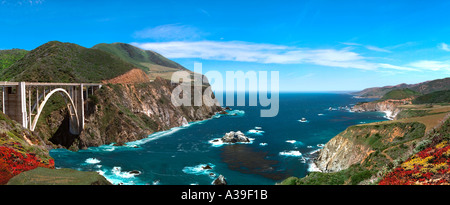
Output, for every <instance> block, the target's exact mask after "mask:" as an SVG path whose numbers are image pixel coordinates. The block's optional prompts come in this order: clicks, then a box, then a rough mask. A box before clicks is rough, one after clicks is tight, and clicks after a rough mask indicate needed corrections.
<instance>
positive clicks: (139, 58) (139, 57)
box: [92, 43, 186, 72]
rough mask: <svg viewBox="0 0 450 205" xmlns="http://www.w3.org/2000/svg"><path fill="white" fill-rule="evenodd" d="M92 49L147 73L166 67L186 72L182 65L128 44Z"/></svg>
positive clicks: (99, 45)
mask: <svg viewBox="0 0 450 205" xmlns="http://www.w3.org/2000/svg"><path fill="white" fill-rule="evenodd" d="M92 48H94V49H99V50H103V51H106V52H108V53H111V54H114V55H116V56H118V57H120V58H121V59H122V60H124V61H127V62H130V63H132V64H133V65H135V66H137V67H138V68H141V69H143V70H144V71H146V72H149V71H162V70H161V68H159V69H158V68H157V67H160V66H162V67H166V70H167V71H173V70H186V68H184V67H183V66H181V65H180V64H178V63H176V62H174V61H171V60H169V59H167V58H166V57H164V56H162V55H160V54H159V53H156V52H154V51H149V50H142V49H140V48H137V47H135V46H132V45H130V44H126V43H112V44H106V43H101V44H97V45H95V46H94V47H92ZM155 65H156V66H155Z"/></svg>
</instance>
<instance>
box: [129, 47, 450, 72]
mask: <svg viewBox="0 0 450 205" xmlns="http://www.w3.org/2000/svg"><path fill="white" fill-rule="evenodd" d="M131 44H132V45H134V46H137V47H139V48H142V49H145V50H154V51H156V52H159V53H161V54H162V55H164V56H166V57H168V58H200V59H205V60H221V61H239V62H255V63H271V64H313V65H320V66H328V67H337V68H354V69H362V70H372V71H378V70H385V69H388V70H395V71H403V72H404V71H449V70H450V62H441V61H430V60H418V61H415V62H411V63H408V64H405V65H392V64H389V63H384V62H374V59H373V58H370V57H364V56H362V55H361V54H359V53H356V52H353V51H351V49H346V48H344V49H334V48H329V49H311V48H299V47H295V46H285V45H274V44H264V43H251V42H243V41H227V42H224V41H170V42H149V43H136V42H135V43H131ZM358 45H360V44H358ZM374 48H377V47H374ZM368 49H369V48H368ZM375 50H377V49H375ZM378 51H381V50H378ZM381 52H384V51H381Z"/></svg>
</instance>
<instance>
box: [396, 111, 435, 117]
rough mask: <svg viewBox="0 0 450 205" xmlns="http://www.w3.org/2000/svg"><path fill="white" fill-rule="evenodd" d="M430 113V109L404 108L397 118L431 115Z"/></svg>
mask: <svg viewBox="0 0 450 205" xmlns="http://www.w3.org/2000/svg"><path fill="white" fill-rule="evenodd" d="M429 114H430V110H416V109H404V110H402V111H400V112H399V113H398V114H397V116H396V119H405V118H410V117H422V116H425V115H429Z"/></svg>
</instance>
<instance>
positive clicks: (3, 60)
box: [0, 49, 28, 71]
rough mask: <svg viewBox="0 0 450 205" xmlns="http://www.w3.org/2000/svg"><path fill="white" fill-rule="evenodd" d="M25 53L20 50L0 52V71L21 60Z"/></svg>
mask: <svg viewBox="0 0 450 205" xmlns="http://www.w3.org/2000/svg"><path fill="white" fill-rule="evenodd" d="M27 53H28V51H26V50H22V49H11V50H0V71H2V70H3V69H5V68H8V67H9V66H11V65H12V64H14V63H15V62H17V61H18V60H20V59H22V58H23V57H24V56H25V55H26V54H27Z"/></svg>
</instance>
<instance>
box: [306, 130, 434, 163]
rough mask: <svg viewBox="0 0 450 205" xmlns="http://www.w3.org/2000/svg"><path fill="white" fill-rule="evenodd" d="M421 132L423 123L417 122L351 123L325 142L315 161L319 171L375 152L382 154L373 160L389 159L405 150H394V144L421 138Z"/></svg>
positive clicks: (405, 150) (366, 157)
mask: <svg viewBox="0 0 450 205" xmlns="http://www.w3.org/2000/svg"><path fill="white" fill-rule="evenodd" d="M424 133H425V126H424V125H423V124H421V123H397V122H394V123H383V124H374V125H372V124H369V125H358V126H351V127H349V128H347V129H346V130H345V131H343V132H341V133H340V134H338V135H337V136H335V137H334V138H333V139H331V140H330V141H329V142H328V143H326V144H325V146H324V148H323V149H322V150H321V151H320V154H319V157H318V158H317V160H316V161H315V164H316V165H317V167H318V168H319V169H320V170H321V171H322V172H338V171H341V170H344V169H347V168H349V167H350V166H352V165H354V164H362V163H364V162H365V161H366V160H368V161H371V160H373V159H374V158H373V157H372V158H371V157H369V156H370V155H371V154H375V152H377V154H380V155H381V156H382V158H384V159H383V160H381V158H380V159H377V160H376V161H377V162H376V163H380V162H381V161H386V162H389V161H392V160H393V159H397V158H398V157H399V156H400V155H403V154H404V153H406V152H407V150H409V149H408V148H405V149H404V150H403V151H401V152H399V151H394V150H395V148H396V147H397V146H398V145H400V144H403V143H405V142H409V141H413V140H415V139H418V138H421V137H423V136H424ZM405 146H406V145H405ZM373 162H375V161H373ZM386 164H387V163H386Z"/></svg>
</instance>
